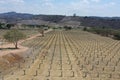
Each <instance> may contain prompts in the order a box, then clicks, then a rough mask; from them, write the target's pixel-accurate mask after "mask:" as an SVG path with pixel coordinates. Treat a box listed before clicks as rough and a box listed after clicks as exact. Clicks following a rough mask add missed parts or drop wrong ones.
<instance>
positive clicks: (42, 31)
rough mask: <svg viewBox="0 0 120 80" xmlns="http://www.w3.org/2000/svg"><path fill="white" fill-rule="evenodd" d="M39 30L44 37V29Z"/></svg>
mask: <svg viewBox="0 0 120 80" xmlns="http://www.w3.org/2000/svg"><path fill="white" fill-rule="evenodd" d="M38 32H39V33H40V34H41V35H42V37H44V29H41V28H39V29H38Z"/></svg>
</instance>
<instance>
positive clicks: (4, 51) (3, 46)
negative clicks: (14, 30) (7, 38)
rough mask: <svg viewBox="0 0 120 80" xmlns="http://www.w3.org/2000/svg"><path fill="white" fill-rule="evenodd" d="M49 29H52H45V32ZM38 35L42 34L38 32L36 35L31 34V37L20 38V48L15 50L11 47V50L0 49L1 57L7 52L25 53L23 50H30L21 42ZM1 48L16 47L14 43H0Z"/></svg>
mask: <svg viewBox="0 0 120 80" xmlns="http://www.w3.org/2000/svg"><path fill="white" fill-rule="evenodd" d="M49 31H51V29H50V30H47V31H45V33H47V32H49ZM37 36H41V35H40V34H36V35H34V36H31V37H29V38H27V39H24V40H20V41H19V42H18V47H19V49H15V50H10V49H9V50H1V51H0V57H2V56H4V55H7V54H9V53H14V54H18V53H23V52H25V51H26V50H28V49H29V48H28V47H25V46H22V45H21V43H22V42H24V41H27V40H31V39H34V38H36V37H37ZM0 48H1V49H2V48H14V45H13V44H12V43H10V44H5V45H0Z"/></svg>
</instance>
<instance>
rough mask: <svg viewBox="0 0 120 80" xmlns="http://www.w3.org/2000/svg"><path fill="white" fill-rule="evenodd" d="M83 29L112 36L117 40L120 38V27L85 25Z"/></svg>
mask: <svg viewBox="0 0 120 80" xmlns="http://www.w3.org/2000/svg"><path fill="white" fill-rule="evenodd" d="M83 31H88V32H92V33H95V34H99V35H101V36H106V37H111V38H113V39H116V40H120V30H119V29H111V28H105V27H102V28H98V27H91V28H88V27H84V28H83Z"/></svg>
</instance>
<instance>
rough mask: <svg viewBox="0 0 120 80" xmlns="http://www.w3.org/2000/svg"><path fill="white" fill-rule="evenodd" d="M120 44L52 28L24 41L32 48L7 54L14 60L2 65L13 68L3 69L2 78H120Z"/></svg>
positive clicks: (106, 39)
mask: <svg viewBox="0 0 120 80" xmlns="http://www.w3.org/2000/svg"><path fill="white" fill-rule="evenodd" d="M119 43H120V42H119V41H117V40H113V39H111V38H107V37H102V36H99V35H96V34H92V33H88V32H83V31H79V30H71V31H51V32H48V33H46V34H45V36H44V37H36V38H34V39H32V40H27V41H25V42H23V43H22V45H24V46H27V47H29V50H27V51H26V52H25V53H22V54H20V55H13V54H9V55H8V56H4V57H3V58H5V59H6V60H7V61H10V62H11V63H7V61H4V60H5V59H4V60H0V61H4V62H5V63H6V64H4V65H3V63H4V62H0V67H6V66H8V65H9V66H8V67H9V68H10V69H9V71H7V73H6V74H5V72H4V70H1V73H0V79H1V80H120V54H119V53H120V49H119V48H120V44H119ZM9 57H11V58H9ZM1 59H2V58H1ZM14 61H17V62H14ZM18 61H19V62H18ZM1 64H2V66H1ZM8 67H7V68H8ZM5 69H6V68H5Z"/></svg>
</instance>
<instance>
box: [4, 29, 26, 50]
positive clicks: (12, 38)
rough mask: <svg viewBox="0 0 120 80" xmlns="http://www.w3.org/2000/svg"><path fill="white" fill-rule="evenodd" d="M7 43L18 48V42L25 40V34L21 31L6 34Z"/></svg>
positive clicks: (11, 31)
mask: <svg viewBox="0 0 120 80" xmlns="http://www.w3.org/2000/svg"><path fill="white" fill-rule="evenodd" d="M3 37H4V38H5V39H6V40H7V41H9V42H12V43H13V44H14V45H15V48H16V49H17V48H18V41H19V40H20V39H24V38H25V34H23V33H21V32H20V31H18V30H16V29H14V30H10V31H8V32H6V34H5V35H4V36H3Z"/></svg>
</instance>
